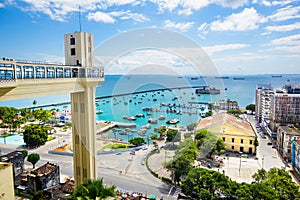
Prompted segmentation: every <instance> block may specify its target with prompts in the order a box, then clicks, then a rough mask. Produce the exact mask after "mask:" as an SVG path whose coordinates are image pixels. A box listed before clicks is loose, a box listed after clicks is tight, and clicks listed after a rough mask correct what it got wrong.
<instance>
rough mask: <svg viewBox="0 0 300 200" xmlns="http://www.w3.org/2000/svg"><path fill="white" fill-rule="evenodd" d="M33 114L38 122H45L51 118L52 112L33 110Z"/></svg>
mask: <svg viewBox="0 0 300 200" xmlns="http://www.w3.org/2000/svg"><path fill="white" fill-rule="evenodd" d="M33 116H34V118H35V119H37V120H39V121H40V122H45V121H47V120H49V119H51V118H52V112H51V111H50V110H35V111H34V112H33Z"/></svg>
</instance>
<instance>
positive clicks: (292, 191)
mask: <svg viewBox="0 0 300 200" xmlns="http://www.w3.org/2000/svg"><path fill="white" fill-rule="evenodd" d="M253 178H254V179H255V183H260V184H262V185H264V186H267V187H270V188H272V189H273V190H274V199H299V198H300V192H299V186H298V185H297V184H296V183H295V182H293V180H292V178H291V176H290V175H289V173H288V172H286V171H285V170H283V169H279V168H271V169H270V170H269V171H268V172H266V171H265V170H264V169H261V170H258V172H257V173H255V174H254V175H253ZM267 187H266V188H265V189H266V190H270V189H269V188H267Z"/></svg>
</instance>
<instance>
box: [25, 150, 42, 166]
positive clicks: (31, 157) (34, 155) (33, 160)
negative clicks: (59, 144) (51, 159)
mask: <svg viewBox="0 0 300 200" xmlns="http://www.w3.org/2000/svg"><path fill="white" fill-rule="evenodd" d="M39 160H40V155H39V154H37V153H32V154H29V156H28V157H27V161H28V162H30V163H31V164H32V167H33V169H34V168H35V164H36V163H37V162H38V161H39Z"/></svg>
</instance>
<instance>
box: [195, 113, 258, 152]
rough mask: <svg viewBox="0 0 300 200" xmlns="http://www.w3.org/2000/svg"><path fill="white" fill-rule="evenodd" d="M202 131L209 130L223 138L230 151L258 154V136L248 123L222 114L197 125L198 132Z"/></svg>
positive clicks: (205, 119) (207, 118)
mask: <svg viewBox="0 0 300 200" xmlns="http://www.w3.org/2000/svg"><path fill="white" fill-rule="evenodd" d="M201 129H208V130H209V131H210V132H212V133H214V134H215V135H216V136H218V137H219V138H222V139H223V141H224V142H225V145H226V150H228V151H232V152H243V153H248V154H255V153H256V146H255V140H256V134H255V131H254V130H253V128H252V126H251V124H250V123H249V122H247V121H244V120H242V119H240V118H237V117H234V116H232V115H230V114H227V113H221V114H218V115H213V116H210V117H206V118H203V119H201V120H200V122H199V123H198V125H197V130H201Z"/></svg>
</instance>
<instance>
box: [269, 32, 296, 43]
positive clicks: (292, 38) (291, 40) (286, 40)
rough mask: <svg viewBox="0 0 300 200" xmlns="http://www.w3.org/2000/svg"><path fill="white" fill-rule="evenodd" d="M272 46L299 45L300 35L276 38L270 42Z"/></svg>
mask: <svg viewBox="0 0 300 200" xmlns="http://www.w3.org/2000/svg"><path fill="white" fill-rule="evenodd" d="M271 44H273V45H300V34H296V35H291V36H287V37H282V38H278V39H275V40H272V41H271Z"/></svg>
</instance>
